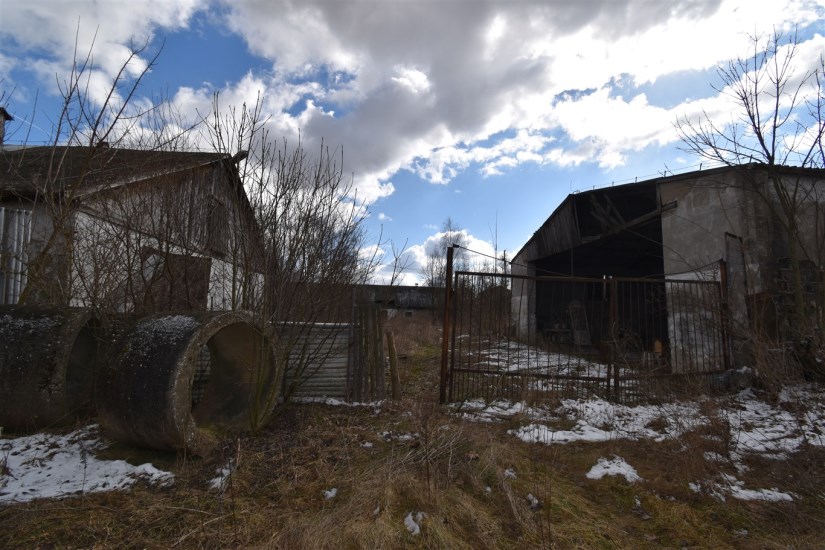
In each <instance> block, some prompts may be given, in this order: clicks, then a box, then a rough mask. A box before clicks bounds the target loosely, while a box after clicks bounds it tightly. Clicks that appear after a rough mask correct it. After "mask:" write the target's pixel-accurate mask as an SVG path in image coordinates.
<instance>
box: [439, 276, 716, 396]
mask: <svg viewBox="0 0 825 550" xmlns="http://www.w3.org/2000/svg"><path fill="white" fill-rule="evenodd" d="M449 303H450V306H449V310H448V315H447V318H448V319H449V323H447V324H445V327H446V330H447V332H446V335H447V338H448V339H449V351H448V354H449V357H448V358H445V359H446V361H445V363H444V364H446V365H448V367H447V371H448V372H447V374H446V376H445V377H444V378H446V380H444V379H442V381H443V383H446V384H447V385H448V387H447V388H446V393H447V394H448V395H447V399H448V400H450V401H461V400H466V399H474V398H481V399H485V400H488V401H489V400H493V399H496V398H499V397H503V398H509V399H524V398H528V397H529V398H531V399H541V398H546V397H550V396H563V397H584V396H593V395H595V396H600V397H604V398H608V399H611V400H615V401H620V402H632V401H639V400H649V399H663V398H666V397H668V396H669V395H670V394H671V393H672V392H675V391H679V390H680V389H683V388H685V387H686V386H688V385H692V384H693V383H694V382H697V381H698V382H701V383H702V384H703V385H707V384H711V385H712V384H715V383H718V382H719V380H720V379H721V378H720V377H721V374H722V373H723V372H724V371H726V370H727V365H728V361H729V359H728V356H729V353H728V348H729V346H728V339H727V334H726V331H725V329H724V327H725V321H726V319H725V307H724V301H723V294H722V287H721V285H720V284H719V283H718V282H715V281H710V282H707V281H694V280H690V281H688V280H669V279H623V278H604V279H590V278H572V277H524V276H513V275H501V274H490V273H475V272H467V271H458V272H456V273H455V277H454V286H453V289H452V293H451V296H450V298H449Z"/></svg>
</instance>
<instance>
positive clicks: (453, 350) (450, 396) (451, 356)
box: [448, 273, 468, 403]
mask: <svg viewBox="0 0 825 550" xmlns="http://www.w3.org/2000/svg"><path fill="white" fill-rule="evenodd" d="M453 285H454V288H456V289H458V273H456V274H455V281H454V282H453ZM462 294H463V292H462ZM452 302H453V313H452V318H453V331H452V350H451V352H450V365H451V366H455V340H456V338H455V335H456V332H457V331H456V330H455V323H456V319H457V318H458V316H457V313H456V308H457V307H458V304H459V303H460V301H459V300H456V299H453V300H452ZM460 362H461V354H460V353H459V363H460ZM467 376H468V375H467V374H466V373H465V374H464V375H463V378H467ZM448 378H449V382H450V395H449V400H450V402H451V403H452V401H453V384H454V383H453V378H455V376H449V377H448Z"/></svg>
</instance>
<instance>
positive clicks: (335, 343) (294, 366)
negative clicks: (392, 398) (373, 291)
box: [277, 304, 386, 401]
mask: <svg viewBox="0 0 825 550" xmlns="http://www.w3.org/2000/svg"><path fill="white" fill-rule="evenodd" d="M277 331H278V340H280V341H281V342H282V343H283V345H284V348H285V349H288V350H289V360H288V364H287V370H286V373H285V379H284V392H285V395H287V396H289V397H291V396H294V397H303V398H307V397H332V398H336V399H343V400H347V401H352V400H354V401H372V400H377V399H383V398H384V396H385V394H386V382H385V376H384V371H385V359H384V357H385V355H384V345H383V331H382V326H381V316H380V308H379V307H378V306H377V305H374V304H366V305H359V306H356V307H355V308H354V309H353V322H352V323H306V324H300V323H284V324H281V325H280V326H279V327H278V328H277Z"/></svg>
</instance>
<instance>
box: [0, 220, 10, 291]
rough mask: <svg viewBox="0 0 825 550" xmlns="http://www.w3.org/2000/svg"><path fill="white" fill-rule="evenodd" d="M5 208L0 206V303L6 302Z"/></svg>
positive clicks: (7, 276) (7, 277)
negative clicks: (0, 277) (1, 276)
mask: <svg viewBox="0 0 825 550" xmlns="http://www.w3.org/2000/svg"><path fill="white" fill-rule="evenodd" d="M5 243H6V209H5V208H3V207H0V272H2V275H3V278H2V279H0V304H6V303H8V302H7V301H6V286H7V285H8V279H9V275H8V272H7V271H6V263H7V258H6V249H7V247H6V244H5Z"/></svg>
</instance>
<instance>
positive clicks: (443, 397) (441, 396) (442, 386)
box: [438, 246, 454, 404]
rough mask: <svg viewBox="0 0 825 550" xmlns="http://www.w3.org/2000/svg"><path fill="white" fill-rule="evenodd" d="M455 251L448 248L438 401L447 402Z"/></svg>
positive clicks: (452, 248) (451, 247)
mask: <svg viewBox="0 0 825 550" xmlns="http://www.w3.org/2000/svg"><path fill="white" fill-rule="evenodd" d="M453 251H454V247H453V246H450V247H448V248H447V273H446V276H445V277H444V325H443V330H442V332H441V376H440V382H439V388H438V401H439V402H440V403H442V404H444V403H446V402H447V376H448V374H449V371H448V357H447V354H448V352H449V349H450V327H451V323H450V299H451V298H452V281H453Z"/></svg>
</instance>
